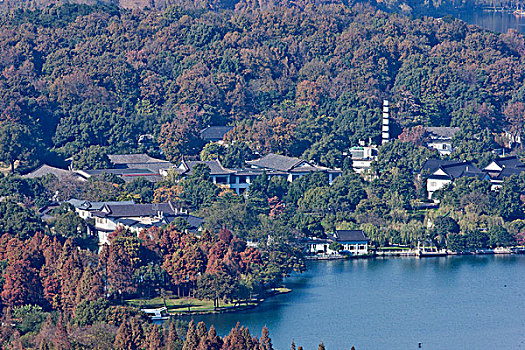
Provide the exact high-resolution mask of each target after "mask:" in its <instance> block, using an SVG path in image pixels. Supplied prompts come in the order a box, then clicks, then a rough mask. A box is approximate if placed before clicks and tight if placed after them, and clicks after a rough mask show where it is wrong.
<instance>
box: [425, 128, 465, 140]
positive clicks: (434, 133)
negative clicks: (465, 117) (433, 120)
mask: <svg viewBox="0 0 525 350" xmlns="http://www.w3.org/2000/svg"><path fill="white" fill-rule="evenodd" d="M425 130H426V131H427V132H428V133H429V134H430V137H431V138H438V139H451V138H453V137H454V135H455V134H456V133H457V132H458V131H459V130H461V129H460V128H457V127H448V126H438V127H434V126H429V127H426V128H425Z"/></svg>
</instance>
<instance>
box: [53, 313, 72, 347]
mask: <svg viewBox="0 0 525 350" xmlns="http://www.w3.org/2000/svg"><path fill="white" fill-rule="evenodd" d="M53 344H54V345H55V349H56V350H67V349H70V348H71V343H70V342H69V337H68V334H67V329H66V327H65V325H64V321H63V319H62V317H60V318H59V319H58V322H57V324H56V327H55V334H54V336H53Z"/></svg>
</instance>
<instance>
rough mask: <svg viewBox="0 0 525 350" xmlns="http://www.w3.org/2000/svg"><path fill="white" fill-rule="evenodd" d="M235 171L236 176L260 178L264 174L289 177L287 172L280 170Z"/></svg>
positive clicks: (254, 169)
mask: <svg viewBox="0 0 525 350" xmlns="http://www.w3.org/2000/svg"><path fill="white" fill-rule="evenodd" d="M233 170H234V171H235V174H234V175H237V176H246V175H251V176H254V175H255V176H258V175H262V174H263V173H266V174H267V175H268V176H272V175H288V173H287V172H284V171H279V170H272V169H256V168H244V169H233Z"/></svg>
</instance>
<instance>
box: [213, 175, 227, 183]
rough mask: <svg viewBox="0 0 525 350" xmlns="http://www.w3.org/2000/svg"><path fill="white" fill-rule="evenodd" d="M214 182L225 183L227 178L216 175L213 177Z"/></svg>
mask: <svg viewBox="0 0 525 350" xmlns="http://www.w3.org/2000/svg"><path fill="white" fill-rule="evenodd" d="M215 183H218V184H225V183H228V178H227V177H225V176H217V177H216V178H215Z"/></svg>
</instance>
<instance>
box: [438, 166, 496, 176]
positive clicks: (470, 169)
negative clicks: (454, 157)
mask: <svg viewBox="0 0 525 350" xmlns="http://www.w3.org/2000/svg"><path fill="white" fill-rule="evenodd" d="M440 169H441V170H443V171H444V172H445V173H446V174H447V175H448V176H450V177H451V178H452V179H457V178H460V177H479V178H483V177H485V176H486V174H485V173H484V172H483V171H481V170H480V169H479V168H478V167H477V166H475V165H474V164H472V163H471V162H463V163H459V164H449V165H443V166H441V167H440Z"/></svg>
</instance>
